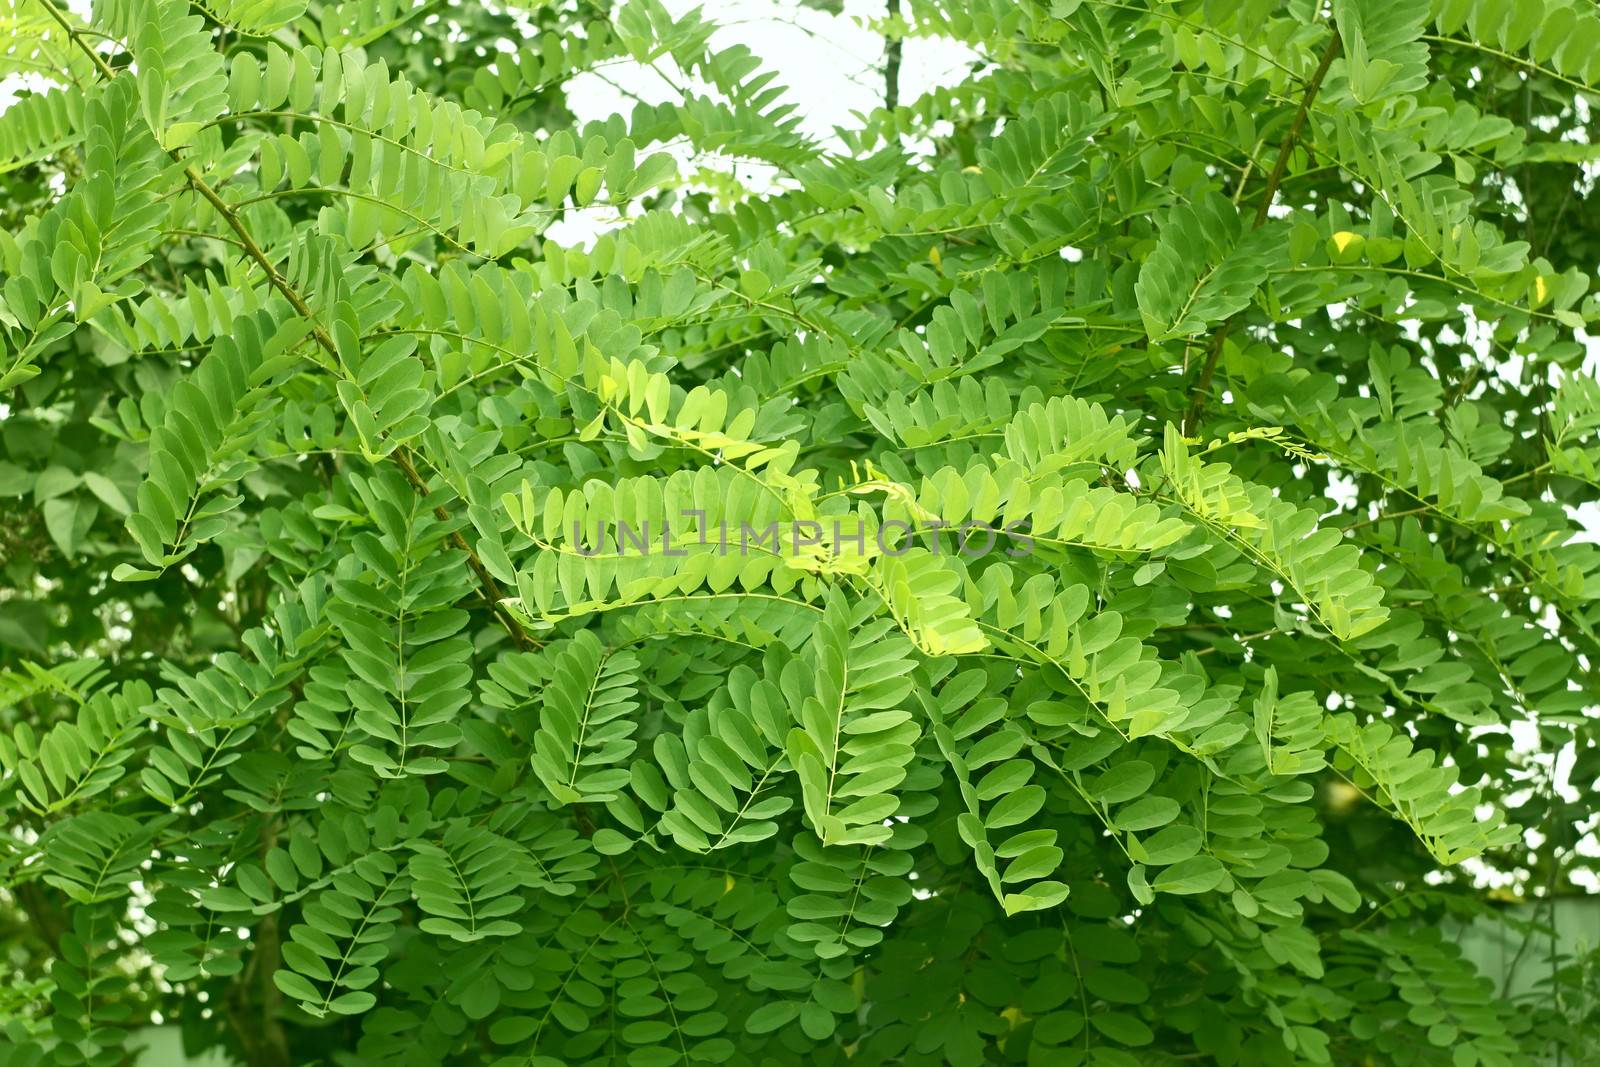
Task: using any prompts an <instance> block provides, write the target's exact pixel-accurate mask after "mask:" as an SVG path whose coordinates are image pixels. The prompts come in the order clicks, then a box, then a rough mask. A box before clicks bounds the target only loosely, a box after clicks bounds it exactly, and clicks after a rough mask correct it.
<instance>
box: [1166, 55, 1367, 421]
mask: <svg viewBox="0 0 1600 1067" xmlns="http://www.w3.org/2000/svg"><path fill="white" fill-rule="evenodd" d="M1340 45H1341V40H1340V37H1339V31H1338V30H1334V31H1333V32H1332V33H1331V34H1330V35H1329V38H1328V46H1327V47H1326V48H1324V49H1323V50H1322V60H1321V61H1320V62H1319V63H1318V64H1317V69H1316V72H1315V73H1313V74H1312V75H1311V80H1310V81H1309V82H1307V83H1306V91H1305V94H1304V95H1303V96H1301V98H1300V109H1299V110H1298V111H1296V112H1295V115H1294V121H1293V122H1291V123H1289V129H1288V130H1287V131H1286V132H1285V133H1284V135H1283V143H1282V144H1280V145H1279V146H1278V158H1277V159H1276V160H1275V161H1274V162H1273V164H1272V173H1270V174H1269V175H1267V186H1266V188H1265V189H1263V190H1262V192H1261V200H1260V202H1259V203H1257V204H1256V215H1255V219H1254V221H1252V222H1251V223H1250V228H1251V229H1252V230H1254V229H1258V228H1259V227H1260V226H1261V224H1262V223H1263V222H1266V221H1267V213H1268V212H1269V211H1270V210H1271V208H1272V201H1273V198H1274V197H1276V196H1277V195H1278V186H1279V184H1280V183H1282V181H1283V172H1284V171H1285V170H1287V169H1288V166H1289V157H1290V156H1291V155H1293V154H1294V148H1295V145H1296V144H1297V143H1299V140H1300V132H1301V130H1303V129H1304V128H1305V125H1306V116H1307V115H1309V114H1310V112H1311V105H1312V103H1313V102H1314V101H1315V100H1316V98H1317V91H1318V90H1320V89H1321V88H1322V79H1323V78H1324V77H1326V76H1327V73H1328V68H1329V67H1331V66H1333V61H1334V60H1335V59H1337V58H1338V56H1339V49H1340ZM1240 314H1243V312H1241V313H1240ZM1237 318H1239V316H1238V315H1235V316H1234V317H1233V318H1232V319H1228V320H1227V321H1226V322H1224V323H1223V324H1222V325H1221V326H1219V327H1217V329H1216V331H1215V332H1214V333H1213V334H1212V335H1211V343H1210V344H1209V345H1207V346H1206V358H1205V362H1204V363H1203V364H1201V366H1200V374H1199V377H1197V378H1196V379H1195V383H1194V391H1193V393H1191V394H1190V397H1189V411H1188V413H1187V414H1186V415H1185V416H1184V420H1183V433H1184V436H1186V437H1193V436H1194V435H1195V433H1196V432H1197V431H1198V430H1199V428H1200V416H1201V415H1202V414H1203V413H1204V412H1205V407H1206V401H1207V399H1209V397H1210V394H1211V379H1212V376H1213V375H1214V374H1215V373H1216V370H1217V360H1218V358H1220V357H1221V355H1222V345H1223V342H1224V341H1226V340H1227V339H1228V331H1229V330H1231V329H1232V328H1233V323H1234V320H1235V319H1237Z"/></svg>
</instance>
